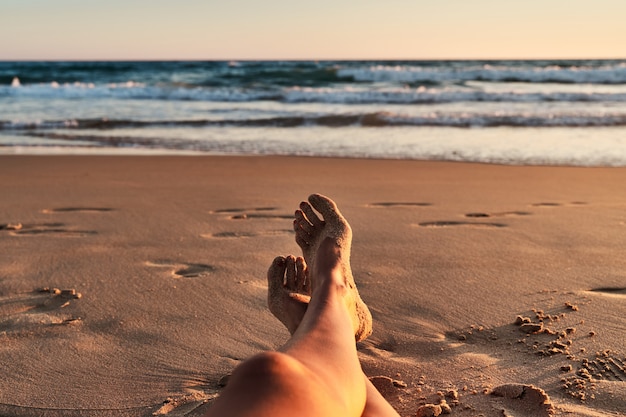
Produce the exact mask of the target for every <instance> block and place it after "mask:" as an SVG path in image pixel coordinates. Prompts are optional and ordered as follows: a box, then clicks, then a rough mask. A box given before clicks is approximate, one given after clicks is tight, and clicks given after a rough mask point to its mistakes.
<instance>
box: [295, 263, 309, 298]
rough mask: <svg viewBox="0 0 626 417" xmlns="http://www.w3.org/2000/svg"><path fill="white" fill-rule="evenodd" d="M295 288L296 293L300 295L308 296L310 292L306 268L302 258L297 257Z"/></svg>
mask: <svg viewBox="0 0 626 417" xmlns="http://www.w3.org/2000/svg"><path fill="white" fill-rule="evenodd" d="M296 286H297V288H296V289H297V291H298V292H299V293H301V294H306V295H310V294H311V290H310V286H309V282H308V277H307V267H306V262H305V261H304V258H303V257H301V256H298V257H297V258H296Z"/></svg>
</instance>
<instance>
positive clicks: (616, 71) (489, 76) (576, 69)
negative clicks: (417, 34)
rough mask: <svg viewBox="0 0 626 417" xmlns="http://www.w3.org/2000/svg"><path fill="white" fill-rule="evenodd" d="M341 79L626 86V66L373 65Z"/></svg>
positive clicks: (344, 74) (350, 71)
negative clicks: (432, 66)
mask: <svg viewBox="0 0 626 417" xmlns="http://www.w3.org/2000/svg"><path fill="white" fill-rule="evenodd" d="M337 73H338V75H339V76H341V77H352V78H354V79H355V80H357V81H376V82H385V81H393V82H407V83H415V82H428V83H430V82H433V81H435V82H445V81H470V80H486V81H525V82H535V83H537V82H549V81H552V82H563V83H598V84H620V83H626V64H624V63H620V64H617V65H607V66H601V67H584V66H572V67H560V66H555V65H552V66H547V67H536V66H532V67H531V66H528V67H527V68H523V67H522V68H519V67H511V66H496V65H488V64H487V65H482V66H473V67H472V66H457V67H455V66H445V67H444V66H439V67H434V68H431V67H416V66H408V65H397V66H387V65H372V66H364V67H360V68H352V67H350V68H342V69H339V70H338V72H337Z"/></svg>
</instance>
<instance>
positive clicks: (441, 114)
mask: <svg viewBox="0 0 626 417" xmlns="http://www.w3.org/2000/svg"><path fill="white" fill-rule="evenodd" d="M0 153H2V154H22V153H43V154H75V153H95V154H106V153H122V154H134V153H160V154H178V153H209V154H235V155H251V154H254V155H310V156H330V157H361V158H392V159H422V160H451V161H469V162H486V163H501V164H532V165H548V164H549V165H578V166H626V60H519V61H515V60H506V61H495V60H494V61H484V60H462V61H385V60H380V61H93V62H83V61H67V62H61V61H54V62H38V61H26V62H8V61H5V62H0Z"/></svg>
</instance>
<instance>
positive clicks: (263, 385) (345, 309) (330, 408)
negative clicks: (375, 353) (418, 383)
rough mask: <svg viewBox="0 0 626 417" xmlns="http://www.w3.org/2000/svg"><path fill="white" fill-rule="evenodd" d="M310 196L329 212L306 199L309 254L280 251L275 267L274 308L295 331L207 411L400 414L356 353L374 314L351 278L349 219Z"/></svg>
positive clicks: (299, 225)
mask: <svg viewBox="0 0 626 417" xmlns="http://www.w3.org/2000/svg"><path fill="white" fill-rule="evenodd" d="M309 201H310V203H311V205H312V206H313V207H314V208H315V209H316V210H318V211H319V212H320V213H321V214H322V216H323V217H322V218H320V217H318V216H317V214H316V213H314V212H313V210H312V208H311V205H309V203H306V202H303V203H302V204H301V206H300V207H301V209H300V210H298V211H297V212H296V220H295V221H294V229H295V231H296V241H297V242H298V245H299V246H300V247H301V249H302V251H303V255H304V259H303V258H300V257H299V258H294V257H293V256H288V257H286V258H284V257H277V258H275V259H274V261H273V262H272V265H271V266H270V268H269V271H268V288H269V294H268V304H269V308H270V311H272V313H273V314H274V315H275V316H276V317H277V318H278V319H279V320H280V321H281V322H282V323H283V324H284V325H285V326H286V327H287V329H288V330H289V331H290V333H291V334H292V335H291V338H290V339H289V340H288V341H287V342H286V343H285V344H284V345H283V346H282V347H281V348H280V349H279V350H278V351H277V352H263V353H261V354H258V355H256V356H254V357H253V358H251V359H248V360H247V361H244V362H243V363H242V364H241V365H240V366H239V367H238V368H237V369H235V371H234V372H233V375H232V377H231V378H230V380H229V383H228V386H227V387H226V389H225V390H224V392H223V393H222V394H221V395H220V397H219V398H218V399H217V400H216V401H215V403H214V404H213V405H212V406H211V408H209V410H208V412H207V414H206V416H207V417H213V416H232V417H239V416H255V417H257V416H268V417H269V416H272V417H276V416H277V417H281V416H295V415H297V416H346V417H350V416H354V417H358V416H366V417H374V416H379V417H387V416H388V417H392V416H394V417H397V416H398V415H397V413H396V412H395V411H394V410H393V408H392V407H391V406H390V405H389V404H388V403H387V402H386V401H385V400H384V398H383V397H382V396H381V395H380V394H379V393H378V391H376V389H375V388H374V386H373V385H372V384H371V383H370V382H369V380H368V379H367V378H366V377H365V375H364V374H363V371H362V370H361V365H360V363H359V359H358V356H357V351H356V343H355V338H356V339H357V340H358V339H361V338H363V337H366V336H367V335H368V334H369V331H370V329H371V327H370V326H371V316H370V315H369V311H367V307H365V306H364V305H363V304H362V301H360V297H359V296H358V292H357V291H356V287H355V286H354V282H353V281H352V277H351V272H350V265H349V256H350V254H349V249H350V244H351V229H350V226H349V225H348V223H347V222H346V221H345V219H344V218H343V216H341V214H340V213H339V211H338V210H337V207H336V205H335V204H334V202H332V200H329V199H327V198H326V197H323V196H320V195H313V196H311V197H310V198H309ZM307 258H308V261H309V262H308V263H307V262H305V259H307ZM295 294H299V295H300V296H301V297H300V296H294V295H295ZM309 297H310V298H309ZM359 305H360V306H359ZM359 309H364V312H358V310H359ZM363 320H365V321H368V323H361V322H360V321H363Z"/></svg>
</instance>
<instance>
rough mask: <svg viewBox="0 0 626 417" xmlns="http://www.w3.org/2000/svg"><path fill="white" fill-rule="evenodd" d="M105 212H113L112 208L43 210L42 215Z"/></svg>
mask: <svg viewBox="0 0 626 417" xmlns="http://www.w3.org/2000/svg"><path fill="white" fill-rule="evenodd" d="M107 211H113V209H112V208H109V207H58V208H53V209H43V210H41V212H42V213H46V214H51V213H75V212H79V213H104V212H107Z"/></svg>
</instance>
